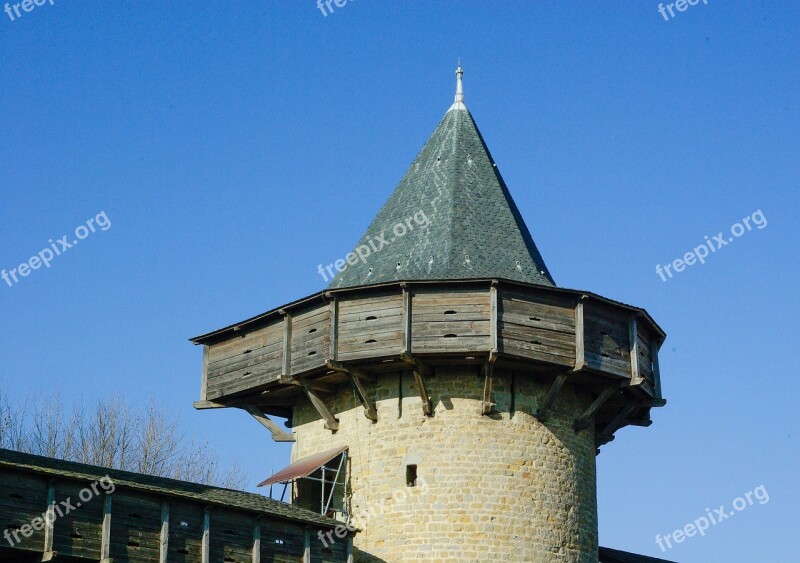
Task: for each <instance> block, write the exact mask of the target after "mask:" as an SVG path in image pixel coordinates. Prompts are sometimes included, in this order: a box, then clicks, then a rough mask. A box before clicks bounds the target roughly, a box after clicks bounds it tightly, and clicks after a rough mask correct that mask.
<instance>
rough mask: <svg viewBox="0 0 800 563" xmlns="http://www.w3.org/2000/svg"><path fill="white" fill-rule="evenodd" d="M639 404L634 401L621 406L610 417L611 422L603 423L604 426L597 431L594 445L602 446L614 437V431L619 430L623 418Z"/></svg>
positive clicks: (623, 420)
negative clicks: (611, 417)
mask: <svg viewBox="0 0 800 563" xmlns="http://www.w3.org/2000/svg"><path fill="white" fill-rule="evenodd" d="M638 406H639V405H637V404H636V403H629V404H627V405H625V406H624V407H622V408H621V409H620V410H619V411H618V412H617V414H616V415H615V416H614V418H613V419H611V422H609V423H608V424H606V425H605V427H604V428H603V429H602V430H601V431H600V432H598V433H597V437H596V438H595V445H597V446H602V445H603V444H607V443H608V442H610V441H611V440H612V439H613V437H614V432H616V431H617V430H619V429H620V428H621V427H622V425H623V423H624V422H625V419H626V418H628V416H629V415H630V414H631V413H632V412H633V411H634V410H636V409H637V408H638Z"/></svg>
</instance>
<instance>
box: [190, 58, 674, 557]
mask: <svg viewBox="0 0 800 563" xmlns="http://www.w3.org/2000/svg"><path fill="white" fill-rule="evenodd" d="M462 74H463V72H462V70H461V68H460V67H459V68H458V69H457V71H456V76H457V90H456V98H455V102H454V103H453V105H452V106H451V107H450V109H449V110H448V111H447V113H446V114H445V116H444V118H443V119H442V121H441V123H440V124H439V125H438V127H437V128H436V130H435V131H434V132H433V134H432V135H431V137H430V138H429V139H428V141H427V143H425V146H424V147H423V148H422V151H421V152H420V153H419V155H418V156H417V157H416V159H415V160H414V162H413V163H412V164H411V167H410V168H409V169H408V171H407V173H406V175H405V176H404V177H403V179H402V180H401V181H400V184H399V185H398V186H397V188H396V189H395V191H394V192H393V193H392V195H391V196H390V197H389V200H388V201H387V202H386V204H385V205H384V206H383V208H382V209H381V211H380V212H379V213H378V215H377V216H376V218H375V219H374V220H373V222H372V224H371V225H370V226H369V228H368V229H367V231H366V234H365V235H364V237H363V238H362V239H361V240H360V242H359V244H358V245H357V246H356V249H355V250H354V251H353V252H352V253H350V254H348V255H347V257H346V258H345V259H343V260H339V261H337V262H336V263H334V264H331V265H329V266H323V265H321V266H320V270H321V271H327V272H328V273H330V274H331V277H332V276H333V274H334V273H336V271H338V273H336V277H335V278H334V279H333V280H332V282H331V284H330V286H329V287H328V288H327V289H326V290H325V291H322V292H321V293H318V294H315V295H312V296H310V297H306V298H304V299H300V300H298V301H295V302H293V303H290V304H288V305H284V306H283V307H280V308H276V309H274V310H272V311H268V312H266V313H264V314H261V315H259V316H257V317H253V318H251V319H248V320H246V321H243V322H240V323H237V324H236V325H233V326H229V327H227V328H223V329H220V330H217V331H215V332H212V333H209V334H206V335H203V336H200V337H197V338H195V339H193V342H195V343H196V344H202V345H203V347H204V368H203V384H202V397H201V401H198V402H197V403H195V405H196V406H197V407H198V408H219V407H236V408H242V409H245V410H247V411H248V412H249V413H250V414H252V415H253V416H254V417H256V418H257V419H258V420H259V421H260V422H261V423H262V424H264V425H265V426H266V427H267V428H268V429H270V431H271V432H272V435H273V437H274V438H275V439H276V440H279V441H292V442H294V445H293V451H292V459H293V460H294V461H296V462H299V463H296V464H294V465H293V466H291V467H290V468H288V473H285V474H284V472H281V477H278V476H277V475H276V478H277V480H279V479H281V478H283V479H284V480H285V481H290V482H292V484H293V486H292V496H293V500H294V502H296V503H298V504H301V505H303V506H307V507H313V506H316V507H318V508H319V507H322V510H324V511H327V512H331V513H334V514H335V515H337V516H339V517H341V518H342V519H343V520H344V519H347V518H348V516H349V517H354V519H353V520H352V526H353V527H354V528H357V533H356V534H355V539H354V547H355V550H354V559H355V560H356V561H360V560H363V561H387V562H397V561H420V560H430V561H444V560H448V561H477V560H507V561H564V562H567V561H569V562H587V563H588V562H592V563H596V562H597V560H598V544H597V491H596V469H595V456H596V454H597V453H598V452H599V448H600V446H602V445H603V444H605V443H607V442H609V441H611V440H613V438H614V433H615V432H616V431H617V430H618V429H620V428H622V427H623V426H627V425H636V426H647V425H649V424H650V409H651V407H654V406H662V405H663V404H664V403H665V401H664V400H663V399H662V398H661V390H660V381H659V371H658V357H657V354H658V349H659V347H660V346H661V344H662V342H663V340H664V337H665V335H664V332H663V331H662V330H661V329H660V328H659V326H658V325H657V324H656V323H655V321H654V320H653V319H652V318H651V317H650V316H649V315H648V313H647V312H646V311H645V310H643V309H640V308H638V307H633V306H630V305H625V304H623V303H619V302H616V301H612V300H610V299H607V298H604V297H601V296H599V295H595V294H592V293H590V292H586V291H575V290H568V289H561V288H558V287H556V285H555V283H554V281H553V278H552V276H551V275H550V272H549V270H548V269H547V267H546V266H545V264H544V260H543V259H542V256H541V254H540V253H539V251H538V249H537V247H536V245H535V244H534V241H533V239H532V237H531V234H530V232H529V231H528V228H527V227H526V225H525V223H524V221H523V219H522V216H521V215H520V213H519V211H518V209H517V207H516V205H515V204H514V202H513V200H512V199H511V195H510V193H509V191H508V188H507V187H506V185H505V183H504V181H503V179H502V177H501V176H500V172H499V170H498V168H497V165H496V164H495V162H494V160H493V158H492V156H491V154H490V153H489V151H488V149H487V147H486V144H485V142H484V140H483V138H482V137H481V134H480V132H479V131H478V128H477V126H476V125H475V122H474V121H473V119H472V115H471V114H470V113H469V111H468V110H467V108H466V106H465V104H464V95H463V90H462ZM272 415H274V416H278V417H285V418H288V419H289V421H290V422H289V424H288V425H289V426H290V427H291V432H288V431H286V430H285V429H283V428H281V427H280V426H279V425H278V424H276V423H275V422H274V421H273V420H271V419H270V418H269V417H270V416H272ZM340 453H341V454H342V455H344V457H342V459H344V460H346V463H340V466H341V467H340V468H339V470H338V471H337V474H336V479H337V480H338V481H337V480H330V482H329V483H328V489H327V491H326V489H325V488H324V487H325V484H323V492H322V493H320V492H318V491H317V489H316V485H312V486H308V484H307V483H302V480H303V477H306V476H309V475H311V473H310V472H311V471H312V470H316V471H317V474H318V473H319V471H320V467H321V466H323V464H325V463H326V462H327V461H329V460H330V459H331V458H333V456H335V455H339V454H340ZM317 454H320V455H317ZM324 454H329V455H327V456H326V455H324ZM314 460H316V463H317V464H316V465H315V466H314V465H313V463H312V461H314ZM320 462H321V463H320ZM303 467H304V468H305V471H304V472H303V471H301V469H302V468H303ZM335 467H336V463H333V465H330V464H329V465H328V466H327V467H326V469H328V471H327V473H328V474H329V475H330V474H331V473H332V472H333V471H334V469H335ZM298 468H299V469H298ZM303 473H305V474H303ZM322 479H323V480H324V479H325V471H324V470H323V473H322ZM331 493H332V494H331ZM334 495H335V496H336V498H337V500H336V501H334V502H332V503H331V502H330V500H329V501H328V502H326V500H325V499H326V497H332V496H334ZM320 500H321V501H322V502H321V503H320ZM314 541H317V540H316V536H315V540H314Z"/></svg>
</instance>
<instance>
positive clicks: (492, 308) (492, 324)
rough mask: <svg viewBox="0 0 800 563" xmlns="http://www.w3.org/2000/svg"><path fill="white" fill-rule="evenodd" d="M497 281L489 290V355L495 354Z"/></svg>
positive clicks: (494, 281) (493, 282) (493, 281)
mask: <svg viewBox="0 0 800 563" xmlns="http://www.w3.org/2000/svg"><path fill="white" fill-rule="evenodd" d="M497 283H498V282H497V280H492V286H491V287H490V288H489V354H497V332H498V329H499V327H498V326H497Z"/></svg>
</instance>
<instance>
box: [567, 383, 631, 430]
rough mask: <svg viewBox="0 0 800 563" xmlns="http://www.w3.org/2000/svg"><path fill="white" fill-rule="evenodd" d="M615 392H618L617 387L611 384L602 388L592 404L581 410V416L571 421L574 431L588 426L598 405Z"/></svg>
mask: <svg viewBox="0 0 800 563" xmlns="http://www.w3.org/2000/svg"><path fill="white" fill-rule="evenodd" d="M615 393H619V389H618V388H617V387H614V386H611V387H606V388H605V389H603V391H602V392H601V393H600V395H598V396H597V398H596V399H595V400H594V402H592V404H591V405H589V407H588V408H587V409H586V410H585V411H584V412H583V414H582V415H581V417H580V418H579V419H577V420H576V421H575V422H573V423H572V428H574V429H575V431H576V432H580V431H581V430H585V429H586V428H589V425H590V424H591V423H592V419H593V418H594V415H595V413H597V411H598V410H600V407H602V406H603V405H604V404H605V402H606V401H608V400H609V399H610V398H611V397H612V396H613V395H614V394H615Z"/></svg>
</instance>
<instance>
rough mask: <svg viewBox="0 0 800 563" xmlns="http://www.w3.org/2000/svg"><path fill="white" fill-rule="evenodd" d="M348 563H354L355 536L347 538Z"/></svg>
mask: <svg viewBox="0 0 800 563" xmlns="http://www.w3.org/2000/svg"><path fill="white" fill-rule="evenodd" d="M347 563H353V536H347Z"/></svg>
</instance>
